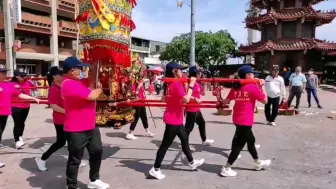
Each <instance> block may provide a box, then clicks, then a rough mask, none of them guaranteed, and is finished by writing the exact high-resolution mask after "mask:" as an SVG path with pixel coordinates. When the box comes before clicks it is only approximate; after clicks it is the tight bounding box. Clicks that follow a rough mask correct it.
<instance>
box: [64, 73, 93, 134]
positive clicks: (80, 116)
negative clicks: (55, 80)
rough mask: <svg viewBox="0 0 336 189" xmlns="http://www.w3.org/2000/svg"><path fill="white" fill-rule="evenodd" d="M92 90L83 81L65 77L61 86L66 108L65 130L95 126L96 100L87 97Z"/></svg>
mask: <svg viewBox="0 0 336 189" xmlns="http://www.w3.org/2000/svg"><path fill="white" fill-rule="evenodd" d="M90 92H91V90H90V89H89V88H87V87H85V86H84V85H83V84H82V82H81V81H79V80H72V79H67V78H64V80H63V82H62V86H61V94H62V97H63V103H64V110H65V120H64V131H66V132H82V131H88V130H93V129H94V128H95V124H96V109H95V102H94V101H91V100H88V99H87V98H88V96H89V94H90Z"/></svg>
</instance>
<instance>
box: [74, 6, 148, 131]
mask: <svg viewBox="0 0 336 189" xmlns="http://www.w3.org/2000/svg"><path fill="white" fill-rule="evenodd" d="M77 1H78V7H79V15H78V17H77V18H76V21H77V23H78V25H79V32H80V43H81V44H82V45H83V53H82V54H83V60H84V61H85V62H88V63H90V64H92V67H91V69H90V71H89V80H90V81H91V83H98V80H99V82H100V83H101V84H102V88H103V91H104V94H102V95H101V96H100V97H99V99H98V103H97V118H96V124H97V125H105V126H112V127H114V128H120V126H122V125H124V124H127V123H129V122H132V121H133V119H134V113H135V112H134V109H133V108H132V107H113V106H110V105H111V103H112V102H120V101H125V100H128V99H132V98H133V96H132V93H131V91H130V89H131V85H132V84H134V83H136V82H138V81H139V80H141V79H142V77H143V74H144V67H143V66H142V64H141V62H140V61H139V59H138V57H132V56H131V51H130V42H131V37H130V33H131V31H132V30H134V29H135V24H134V23H133V21H132V19H131V14H132V9H133V8H134V6H135V5H136V1H135V0H77ZM99 101H100V102H99ZM102 101H104V103H102Z"/></svg>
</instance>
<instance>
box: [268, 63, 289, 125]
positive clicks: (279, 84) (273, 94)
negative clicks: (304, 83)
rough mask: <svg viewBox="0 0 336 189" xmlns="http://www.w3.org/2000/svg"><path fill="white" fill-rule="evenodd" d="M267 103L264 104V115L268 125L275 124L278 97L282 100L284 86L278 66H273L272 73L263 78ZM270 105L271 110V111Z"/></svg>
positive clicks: (284, 93) (284, 90)
mask: <svg viewBox="0 0 336 189" xmlns="http://www.w3.org/2000/svg"><path fill="white" fill-rule="evenodd" d="M265 88H266V93H267V97H268V100H267V104H265V116H266V120H267V124H268V125H272V126H276V124H275V118H276V117H277V116H278V112H279V104H280V99H281V100H284V97H285V96H286V88H285V82H284V79H283V78H282V77H281V76H279V67H278V66H274V67H273V69H272V74H271V75H268V76H267V77H266V79H265ZM271 106H272V111H271Z"/></svg>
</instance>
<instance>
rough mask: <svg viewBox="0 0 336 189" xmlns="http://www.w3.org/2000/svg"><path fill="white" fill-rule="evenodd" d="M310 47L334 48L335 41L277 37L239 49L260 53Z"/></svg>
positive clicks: (309, 48) (335, 45) (335, 46)
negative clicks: (276, 38)
mask: <svg viewBox="0 0 336 189" xmlns="http://www.w3.org/2000/svg"><path fill="white" fill-rule="evenodd" d="M311 49H317V50H321V51H331V50H336V42H334V41H326V40H319V39H315V38H302V39H292V40H288V39H278V40H268V41H260V42H256V43H251V44H249V45H241V46H240V47H239V51H240V52H242V53H246V54H249V53H252V54H254V53H261V52H267V51H271V52H272V53H273V52H274V51H300V50H303V51H305V52H306V51H307V50H311Z"/></svg>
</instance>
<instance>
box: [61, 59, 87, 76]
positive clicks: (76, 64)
mask: <svg viewBox="0 0 336 189" xmlns="http://www.w3.org/2000/svg"><path fill="white" fill-rule="evenodd" d="M89 66H90V64H86V63H83V62H82V61H80V60H79V59H78V58H77V57H75V56H71V57H68V58H66V59H65V60H64V64H63V73H68V72H69V71H70V70H72V69H74V68H83V67H89Z"/></svg>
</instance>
